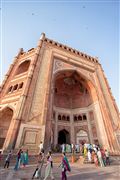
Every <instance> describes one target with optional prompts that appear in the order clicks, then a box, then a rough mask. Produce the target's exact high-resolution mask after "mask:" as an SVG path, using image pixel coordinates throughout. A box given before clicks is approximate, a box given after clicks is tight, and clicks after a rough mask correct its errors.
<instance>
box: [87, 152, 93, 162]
mask: <svg viewBox="0 0 120 180" xmlns="http://www.w3.org/2000/svg"><path fill="white" fill-rule="evenodd" d="M87 155H88V161H89V162H91V161H92V158H91V153H90V150H88V153H87Z"/></svg>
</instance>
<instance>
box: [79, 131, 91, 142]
mask: <svg viewBox="0 0 120 180" xmlns="http://www.w3.org/2000/svg"><path fill="white" fill-rule="evenodd" d="M76 142H77V144H84V143H88V142H89V138H88V134H87V132H86V131H84V130H80V131H79V132H78V133H77V134H76Z"/></svg>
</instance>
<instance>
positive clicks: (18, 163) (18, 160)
mask: <svg viewBox="0 0 120 180" xmlns="http://www.w3.org/2000/svg"><path fill="white" fill-rule="evenodd" d="M21 153H22V149H20V150H19V151H18V153H17V159H16V164H15V167H14V170H18V169H19V167H20V161H21Z"/></svg>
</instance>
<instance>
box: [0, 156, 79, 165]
mask: <svg viewBox="0 0 120 180" xmlns="http://www.w3.org/2000/svg"><path fill="white" fill-rule="evenodd" d="M66 155H67V158H68V160H69V162H70V163H71V162H72V154H71V153H69V154H66ZM6 157H7V154H4V155H2V159H1V161H0V167H3V166H4V163H5V159H6ZM52 159H53V163H61V160H62V153H53V154H52ZM74 159H75V162H76V161H78V160H79V154H75V158H74ZM45 161H46V158H45ZM37 162H38V155H29V164H37ZM15 163H16V154H13V155H12V158H11V161H10V165H11V166H14V165H15Z"/></svg>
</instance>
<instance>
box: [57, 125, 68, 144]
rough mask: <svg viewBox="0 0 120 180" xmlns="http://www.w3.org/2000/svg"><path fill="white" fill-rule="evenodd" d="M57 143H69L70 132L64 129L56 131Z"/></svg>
mask: <svg viewBox="0 0 120 180" xmlns="http://www.w3.org/2000/svg"><path fill="white" fill-rule="evenodd" d="M58 144H70V134H69V132H68V131H66V130H65V129H63V130H61V131H59V133H58Z"/></svg>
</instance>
